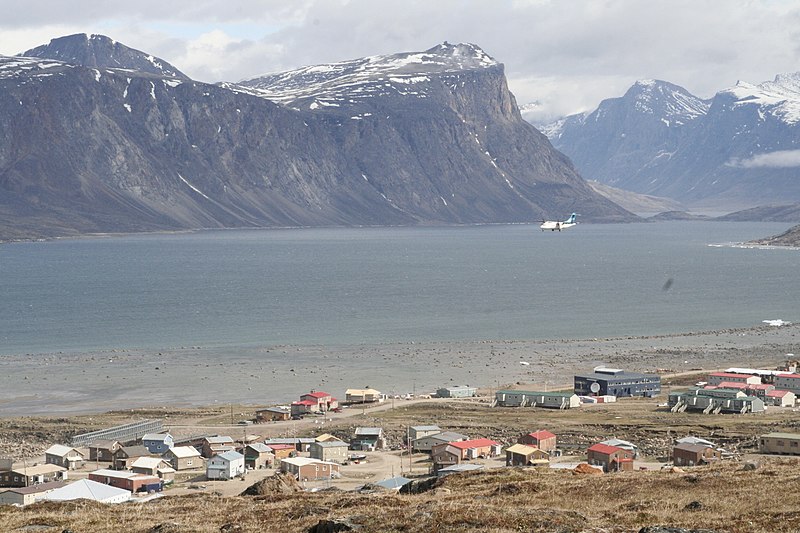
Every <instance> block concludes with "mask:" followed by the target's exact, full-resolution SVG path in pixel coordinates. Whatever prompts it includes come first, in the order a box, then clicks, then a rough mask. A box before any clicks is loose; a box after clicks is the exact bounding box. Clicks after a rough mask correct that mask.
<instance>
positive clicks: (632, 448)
mask: <svg viewBox="0 0 800 533" xmlns="http://www.w3.org/2000/svg"><path fill="white" fill-rule="evenodd" d="M600 444H605V445H607V446H616V447H617V448H622V449H623V450H628V451H629V452H631V453H632V454H633V458H634V459H637V458H638V457H639V447H638V446H637V445H635V444H634V443H632V442H628V441H626V440H622V439H616V438H611V439H606V440H604V441H600Z"/></svg>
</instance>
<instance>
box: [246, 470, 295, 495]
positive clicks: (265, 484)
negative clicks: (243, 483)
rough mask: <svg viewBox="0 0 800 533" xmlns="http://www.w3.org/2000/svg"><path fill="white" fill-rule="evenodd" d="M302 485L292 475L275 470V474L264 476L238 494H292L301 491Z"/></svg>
mask: <svg viewBox="0 0 800 533" xmlns="http://www.w3.org/2000/svg"><path fill="white" fill-rule="evenodd" d="M302 491H303V487H301V486H300V484H299V483H298V482H297V480H296V479H295V478H294V476H293V475H291V474H287V473H285V472H276V473H275V475H273V476H270V477H268V478H264V479H262V480H261V481H259V482H257V483H254V484H252V485H250V486H249V487H247V488H246V489H244V492H242V493H241V494H240V496H267V495H270V494H294V493H295V492H302Z"/></svg>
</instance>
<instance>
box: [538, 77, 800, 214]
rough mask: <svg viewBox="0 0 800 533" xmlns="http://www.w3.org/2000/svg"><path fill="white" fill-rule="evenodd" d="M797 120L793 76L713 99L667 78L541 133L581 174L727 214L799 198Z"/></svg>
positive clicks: (799, 99) (799, 105) (799, 107)
mask: <svg viewBox="0 0 800 533" xmlns="http://www.w3.org/2000/svg"><path fill="white" fill-rule="evenodd" d="M654 88H657V89H658V90H657V91H654V90H653V89H654ZM798 124H800V73H795V74H787V75H779V76H777V77H776V78H775V79H774V80H773V81H768V82H764V83H761V84H757V85H754V84H750V83H746V82H739V83H737V85H736V86H734V87H731V88H728V89H725V90H722V91H720V92H718V93H717V94H716V95H715V96H714V98H713V99H711V100H702V99H700V98H697V97H694V96H692V95H691V94H690V93H688V92H687V91H685V90H684V89H682V88H680V87H677V86H674V85H671V84H666V83H665V82H637V83H636V84H635V85H634V86H633V87H632V88H631V89H630V90H629V91H628V92H627V93H626V94H625V96H623V97H622V98H616V99H611V100H605V101H604V102H603V103H601V104H600V106H599V107H598V109H597V110H595V111H594V112H592V113H590V114H588V115H585V116H573V117H567V118H566V119H564V120H562V121H559V122H557V123H553V124H550V125H548V127H547V128H545V129H544V131H545V132H546V134H547V135H548V137H549V138H550V139H551V140H552V142H553V144H554V146H555V147H556V148H558V149H559V150H562V151H563V152H564V153H566V154H567V155H568V156H570V157H571V158H572V160H573V162H574V163H575V165H576V166H577V167H578V168H579V169H580V170H581V172H582V173H583V174H584V175H585V176H586V177H587V178H596V179H597V180H599V181H601V182H604V183H608V184H611V185H614V186H616V187H620V188H623V189H628V190H632V191H635V192H639V193H645V194H652V195H658V196H667V197H670V198H674V199H676V200H679V201H681V202H684V203H686V204H687V205H690V206H696V207H707V208H714V209H725V210H733V209H740V208H745V207H752V206H756V205H761V204H768V203H776V202H779V203H784V202H786V201H800V181H799V180H797V179H796V177H795V176H796V173H797V169H798V167H800V152H798V151H797V149H798V148H800V146H799V145H800V127H798Z"/></svg>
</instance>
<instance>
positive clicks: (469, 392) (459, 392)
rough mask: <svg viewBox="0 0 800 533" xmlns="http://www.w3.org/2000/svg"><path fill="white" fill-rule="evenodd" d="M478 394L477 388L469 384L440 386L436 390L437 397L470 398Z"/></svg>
mask: <svg viewBox="0 0 800 533" xmlns="http://www.w3.org/2000/svg"><path fill="white" fill-rule="evenodd" d="M477 394H478V389H476V388H475V387H470V386H469V385H456V386H454V387H442V388H441V389H437V390H436V396H438V397H439V398H472V397H473V396H476V395H477Z"/></svg>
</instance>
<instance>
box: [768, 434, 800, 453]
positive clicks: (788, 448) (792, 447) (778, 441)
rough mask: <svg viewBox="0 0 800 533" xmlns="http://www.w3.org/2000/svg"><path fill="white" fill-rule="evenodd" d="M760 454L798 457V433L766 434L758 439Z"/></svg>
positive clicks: (799, 443) (799, 448)
mask: <svg viewBox="0 0 800 533" xmlns="http://www.w3.org/2000/svg"><path fill="white" fill-rule="evenodd" d="M758 448H759V451H760V452H761V453H779V454H781V455H800V433H767V434H766V435H761V438H760V439H759V446H758Z"/></svg>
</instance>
